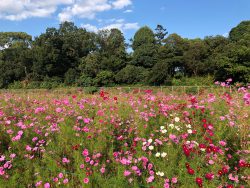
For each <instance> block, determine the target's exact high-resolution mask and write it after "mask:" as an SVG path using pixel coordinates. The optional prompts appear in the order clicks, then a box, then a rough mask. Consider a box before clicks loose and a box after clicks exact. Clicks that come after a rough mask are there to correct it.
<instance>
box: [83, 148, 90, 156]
mask: <svg viewBox="0 0 250 188" xmlns="http://www.w3.org/2000/svg"><path fill="white" fill-rule="evenodd" d="M82 155H83V156H85V157H87V156H88V155H89V150H88V149H84V150H83V152H82Z"/></svg>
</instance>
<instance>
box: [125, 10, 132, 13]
mask: <svg viewBox="0 0 250 188" xmlns="http://www.w3.org/2000/svg"><path fill="white" fill-rule="evenodd" d="M131 12H133V10H131V9H128V10H125V11H124V13H131Z"/></svg>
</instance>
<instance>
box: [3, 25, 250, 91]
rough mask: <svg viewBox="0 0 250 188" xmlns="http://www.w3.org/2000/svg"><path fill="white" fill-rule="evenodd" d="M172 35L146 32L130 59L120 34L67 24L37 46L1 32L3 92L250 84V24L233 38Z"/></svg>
mask: <svg viewBox="0 0 250 188" xmlns="http://www.w3.org/2000/svg"><path fill="white" fill-rule="evenodd" d="M167 34H168V32H167V31H166V29H165V28H164V27H163V26H162V25H157V27H156V29H155V33H154V32H153V31H152V30H151V29H150V28H149V27H147V26H144V27H142V28H140V29H139V30H138V31H137V32H136V33H135V35H134V37H133V39H131V41H132V44H131V47H132V49H133V51H132V52H131V53H129V54H128V53H127V51H126V48H127V47H128V44H126V43H125V38H124V35H123V33H122V32H121V31H120V30H119V29H110V30H102V31H99V32H98V33H92V32H88V31H87V30H86V29H84V28H79V27H77V26H75V25H74V23H73V22H63V23H61V24H60V25H59V28H54V27H52V28H47V29H46V31H45V32H44V33H42V34H41V35H39V36H38V37H36V38H35V39H34V40H33V41H32V37H31V36H30V35H28V34H27V33H24V32H0V88H8V87H10V88H19V87H22V88H26V87H30V88H35V87H37V88H40V87H42V88H53V87H57V86H58V85H61V84H62V85H63V84H65V85H67V86H76V85H78V86H81V87H86V86H112V85H116V84H122V85H123V84H138V83H139V84H142V85H146V84H152V85H170V84H171V81H172V79H173V78H174V81H173V82H174V84H175V83H179V82H180V83H185V81H183V78H182V77H188V78H192V77H193V79H198V78H199V77H202V78H203V77H206V76H207V75H213V79H212V80H219V81H224V80H226V79H228V78H229V77H230V78H232V79H233V81H234V82H240V83H249V82H250V76H249V75H250V68H249V67H250V21H243V22H241V23H240V24H239V25H238V26H236V27H235V28H233V29H232V30H231V31H230V34H229V37H228V38H226V37H223V36H220V35H217V36H208V37H205V38H204V39H199V38H198V39H185V38H182V37H181V36H179V35H178V34H176V33H173V34H170V35H168V36H167ZM166 36H167V37H166ZM54 78H56V80H55V79H54ZM199 81H200V80H199V79H198V80H197V82H193V81H191V83H194V84H196V83H199ZM34 83H37V84H34ZM200 83H204V82H200ZM211 83H212V82H211ZM211 83H209V84H211ZM33 84H34V85H33ZM27 85H28V86H27Z"/></svg>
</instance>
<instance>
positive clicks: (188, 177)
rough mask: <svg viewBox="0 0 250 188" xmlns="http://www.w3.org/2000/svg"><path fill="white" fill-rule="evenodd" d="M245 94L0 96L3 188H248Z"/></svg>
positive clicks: (249, 105) (248, 96) (248, 97)
mask: <svg viewBox="0 0 250 188" xmlns="http://www.w3.org/2000/svg"><path fill="white" fill-rule="evenodd" d="M249 116H250V93H249V90H248V89H246V88H239V89H238V91H234V92H231V93H230V92H228V91H224V90H223V91H222V90H221V91H220V92H208V91H204V92H200V93H199V94H183V93H182V94H178V93H171V92H160V91H152V90H140V92H139V91H138V90H131V91H130V92H123V91H122V90H119V89H117V90H114V91H105V90H101V91H100V92H98V93H96V94H93V95H90V94H84V92H82V91H76V92H66V91H65V92H60V93H53V92H50V91H43V92H36V93H29V92H25V93H24V92H23V93H16V92H11V91H8V92H1V93H0V187H1V188H5V187H10V188H13V187H20V188H22V187H41V188H43V187H44V188H50V187H51V188H53V187H68V188H72V187H76V188H78V187H79V188H81V187H83V188H85V187H86V188H90V187H93V188H99V187H100V188H123V187H124V188H125V187H135V188H158V187H159V188H160V187H164V188H168V187H172V188H178V187H180V188H189V187H190V188H195V187H204V188H205V187H207V188H211V187H216V188H217V187H220V188H224V187H225V188H232V187H240V188H243V187H244V188H247V187H250V184H249V182H250V170H249V167H250V163H249V153H250V151H249V137H250V136H249V135H250V134H249V125H250V117H249Z"/></svg>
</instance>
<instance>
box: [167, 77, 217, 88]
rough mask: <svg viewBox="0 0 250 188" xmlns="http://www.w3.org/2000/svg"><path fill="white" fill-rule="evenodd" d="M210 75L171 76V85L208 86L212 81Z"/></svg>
mask: <svg viewBox="0 0 250 188" xmlns="http://www.w3.org/2000/svg"><path fill="white" fill-rule="evenodd" d="M213 79H214V78H213V77H212V76H206V77H182V78H179V79H176V78H173V80H172V85H173V86H209V85H212V84H213V83H214V80H213Z"/></svg>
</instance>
